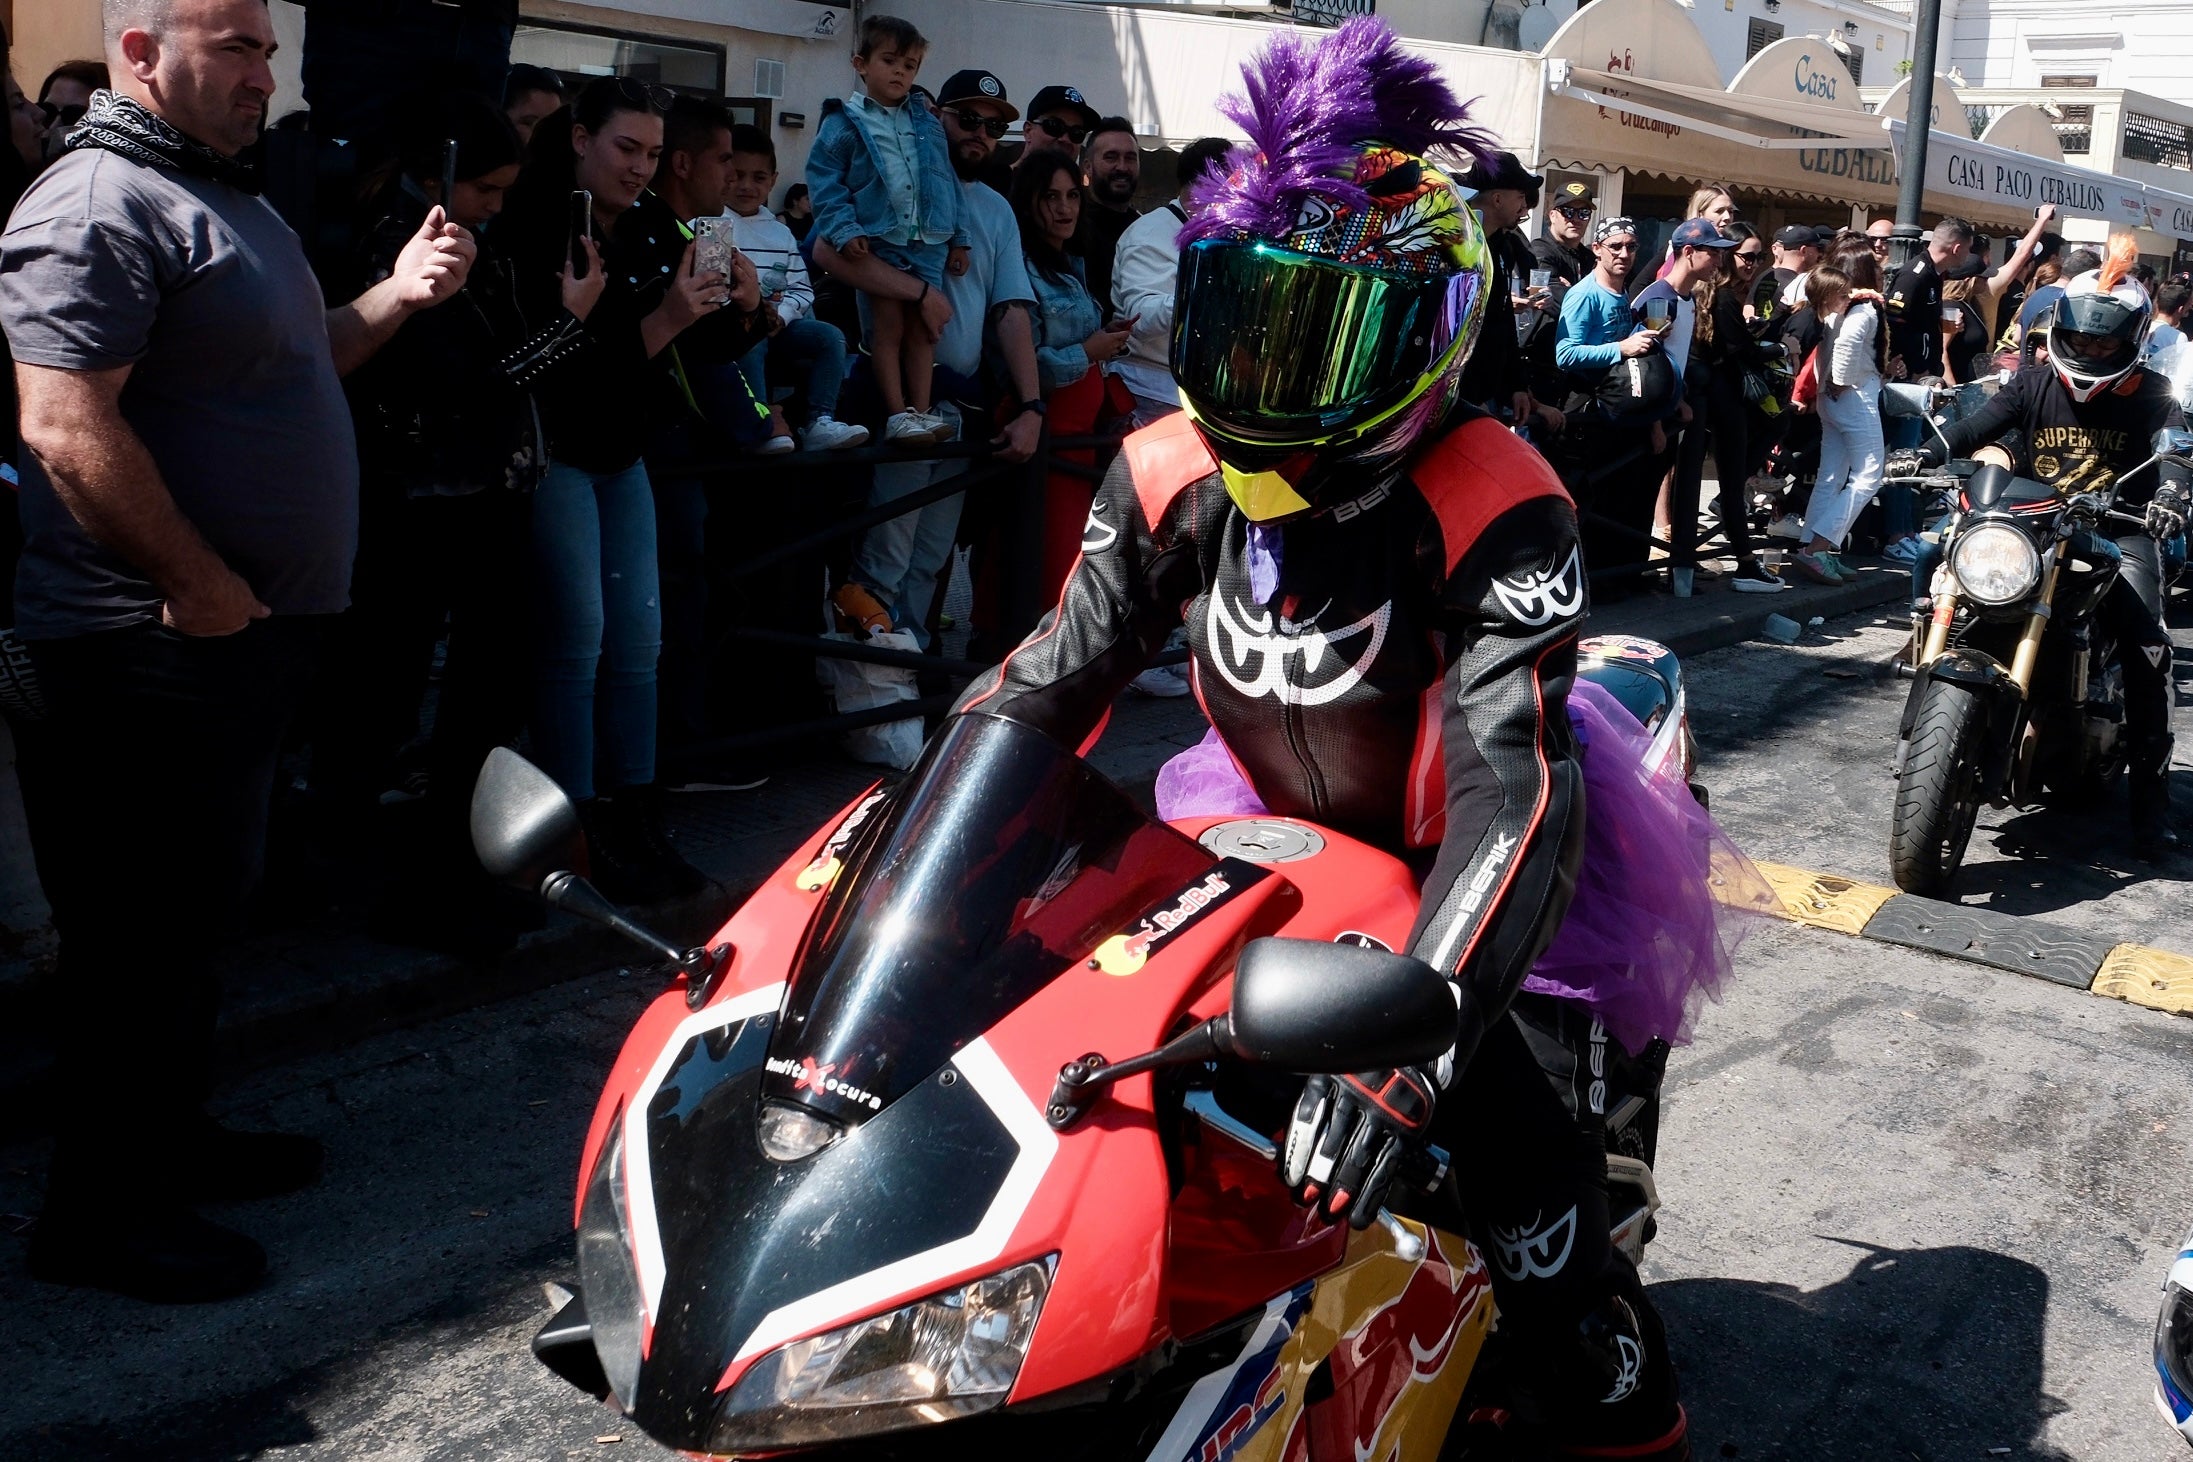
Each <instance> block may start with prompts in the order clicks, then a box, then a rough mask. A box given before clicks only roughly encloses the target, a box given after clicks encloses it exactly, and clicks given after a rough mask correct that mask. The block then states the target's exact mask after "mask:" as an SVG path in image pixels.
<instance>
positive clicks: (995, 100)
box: [937, 66, 1020, 122]
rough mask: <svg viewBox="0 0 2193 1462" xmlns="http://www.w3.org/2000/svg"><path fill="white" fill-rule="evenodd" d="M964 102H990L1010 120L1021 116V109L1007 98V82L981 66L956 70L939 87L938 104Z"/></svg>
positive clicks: (953, 104) (956, 104)
mask: <svg viewBox="0 0 2193 1462" xmlns="http://www.w3.org/2000/svg"><path fill="white" fill-rule="evenodd" d="M962 102H988V103H989V104H990V105H991V106H994V107H997V108H999V109H1000V110H1002V111H1003V112H1004V113H1005V120H1006V121H1008V122H1012V121H1017V120H1019V118H1020V110H1019V108H1017V107H1015V106H1014V105H1013V104H1012V103H1011V102H1009V101H1007V100H1006V99H1005V83H1004V82H1002V81H1000V80H998V79H997V77H995V76H993V75H992V74H991V73H989V72H987V71H985V70H983V69H982V68H981V67H980V66H971V67H969V68H968V69H967V70H965V71H955V72H953V73H952V74H951V75H950V76H949V77H947V78H945V82H944V85H942V86H940V87H938V88H937V105H938V106H940V107H956V106H958V105H960V104H961V103H962Z"/></svg>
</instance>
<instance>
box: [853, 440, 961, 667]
mask: <svg viewBox="0 0 2193 1462" xmlns="http://www.w3.org/2000/svg"><path fill="white" fill-rule="evenodd" d="M938 410H939V411H941V412H943V413H945V414H946V415H947V416H948V417H949V418H950V419H951V421H952V422H953V425H954V427H955V428H957V426H958V425H959V408H957V407H956V406H953V405H952V404H951V403H950V402H946V403H945V404H943V405H942V406H940V407H938ZM956 439H957V433H956V430H955V440H956ZM966 470H967V459H966V458H964V457H960V458H954V459H951V460H949V461H943V462H887V463H884V464H882V465H880V466H878V467H877V468H876V475H875V481H874V483H873V484H872V485H871V486H870V487H869V489H868V505H869V506H870V507H872V508H873V507H881V506H882V505H883V504H885V503H887V502H892V501H894V500H896V499H898V498H902V497H905V496H906V495H907V494H908V493H913V492H919V491H921V490H922V489H923V488H925V487H929V486H931V485H932V484H935V483H939V482H943V481H944V480H946V479H947V478H952V477H957V476H959V475H960V474H961V473H963V472H965V471H966ZM966 500H967V495H966V494H965V493H955V494H954V495H952V496H951V497H948V498H943V499H940V500H939V501H937V502H933V503H931V504H929V505H928V506H927V507H925V508H916V509H915V510H914V511H912V512H911V513H901V514H899V515H898V516H897V517H896V518H886V519H885V520H884V521H882V522H881V523H878V524H876V526H875V527H873V528H870V529H869V530H868V531H867V532H866V533H864V534H862V535H861V540H860V552H859V553H858V554H856V555H854V558H853V578H854V579H855V580H856V581H857V582H859V583H861V584H862V585H865V586H866V587H867V588H868V589H869V590H871V591H872V592H873V593H874V594H875V596H876V597H877V598H878V599H880V600H882V601H883V603H884V605H885V607H887V608H888V609H889V610H890V611H891V622H892V623H893V624H894V625H896V626H897V627H898V628H900V629H903V630H910V631H912V633H913V635H914V637H915V638H916V639H917V640H919V641H920V642H921V646H922V648H923V649H927V648H928V647H929V627H928V626H929V605H930V602H931V601H932V600H934V599H935V598H936V596H937V578H938V576H939V575H941V574H942V573H943V572H944V569H945V566H946V565H947V564H949V563H950V562H951V561H952V542H953V539H954V537H955V536H956V535H957V534H958V532H959V511H960V508H961V506H962V505H963V504H964V503H965V502H966Z"/></svg>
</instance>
